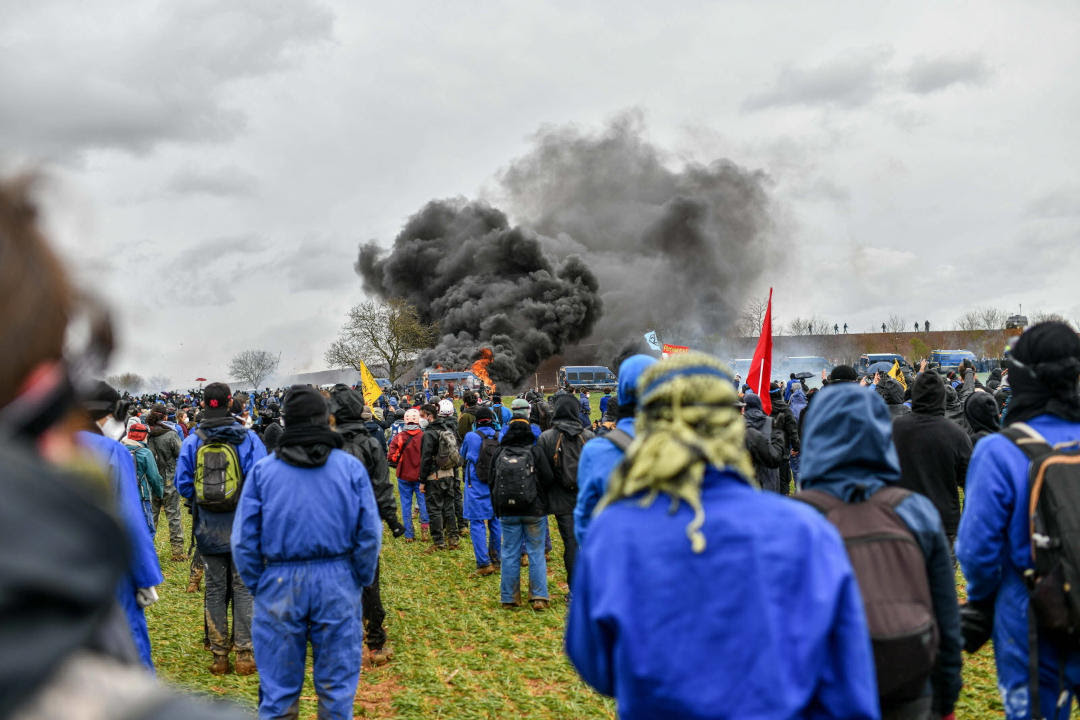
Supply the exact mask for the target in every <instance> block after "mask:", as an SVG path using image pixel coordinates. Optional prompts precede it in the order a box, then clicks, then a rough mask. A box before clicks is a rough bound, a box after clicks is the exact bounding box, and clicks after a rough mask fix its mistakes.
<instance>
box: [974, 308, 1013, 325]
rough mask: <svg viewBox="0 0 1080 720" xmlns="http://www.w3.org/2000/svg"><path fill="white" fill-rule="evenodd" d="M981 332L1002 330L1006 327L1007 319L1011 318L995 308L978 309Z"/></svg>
mask: <svg viewBox="0 0 1080 720" xmlns="http://www.w3.org/2000/svg"><path fill="white" fill-rule="evenodd" d="M975 312H976V314H977V315H978V316H979V329H980V330H1001V329H1002V328H1004V327H1005V319H1006V318H1007V317H1008V316H1009V315H1008V313H1006V312H1005V311H1004V310H1001V309H998V308H994V307H983V308H978V309H977V310H976V311H975Z"/></svg>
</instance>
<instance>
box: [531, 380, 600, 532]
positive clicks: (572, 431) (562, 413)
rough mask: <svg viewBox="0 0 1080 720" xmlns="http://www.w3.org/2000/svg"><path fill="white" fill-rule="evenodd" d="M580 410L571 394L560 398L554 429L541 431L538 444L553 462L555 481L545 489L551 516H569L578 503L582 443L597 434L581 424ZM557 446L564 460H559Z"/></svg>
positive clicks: (552, 470) (556, 404)
mask: <svg viewBox="0 0 1080 720" xmlns="http://www.w3.org/2000/svg"><path fill="white" fill-rule="evenodd" d="M578 409H579V408H578V403H577V401H576V400H574V398H572V397H571V396H569V395H562V396H560V397H559V398H557V399H556V401H555V415H554V418H553V419H552V421H551V428H549V429H548V430H545V431H544V432H542V433H540V439H539V440H537V443H536V444H537V446H538V447H539V448H540V450H541V452H543V454H544V456H545V457H547V459H548V462H549V463H551V472H552V482H551V483H550V484H549V485H548V486H547V487H546V488H544V496H545V501H546V506H547V514H548V515H569V514H571V513H573V512H574V506H575V505H576V504H577V493H578V484H577V464H578V460H579V458H580V457H581V448H582V446H583V445H584V444H585V443H586V442H588V441H589V440H591V439H592V437H593V433H592V431H591V430H585V429H583V428H582V427H581V420H580V419H578ZM560 437H561V438H562V442H561V443H560V442H559V438H560ZM557 447H558V449H559V459H560V461H561V462H556V461H555V459H556V458H555V450H556V448H557Z"/></svg>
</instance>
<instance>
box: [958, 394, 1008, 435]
mask: <svg viewBox="0 0 1080 720" xmlns="http://www.w3.org/2000/svg"><path fill="white" fill-rule="evenodd" d="M964 415H966V416H967V422H968V425H969V426H970V427H971V432H970V433H969V434H970V436H971V444H972V445H974V444H975V443H977V442H979V441H980V440H982V439H983V438H984V437H986V436H987V435H993V434H994V433H996V432H997V431H998V430H1000V429H1001V425H1000V423H999V421H998V405H997V400H995V399H994V396H993V395H991V394H990V393H988V392H976V393H972V394H971V395H969V396H968V399H967V402H965V403H964Z"/></svg>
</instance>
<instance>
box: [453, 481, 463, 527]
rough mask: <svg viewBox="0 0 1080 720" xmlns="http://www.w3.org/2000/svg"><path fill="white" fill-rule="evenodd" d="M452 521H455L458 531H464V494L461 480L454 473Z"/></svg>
mask: <svg viewBox="0 0 1080 720" xmlns="http://www.w3.org/2000/svg"><path fill="white" fill-rule="evenodd" d="M454 473H455V474H454V519H455V520H456V521H457V529H458V530H459V531H461V530H464V529H465V493H464V491H463V490H462V484H463V483H462V482H461V478H459V477H458V476H457V471H456V470H455V471H454Z"/></svg>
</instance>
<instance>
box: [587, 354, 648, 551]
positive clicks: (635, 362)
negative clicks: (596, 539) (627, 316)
mask: <svg viewBox="0 0 1080 720" xmlns="http://www.w3.org/2000/svg"><path fill="white" fill-rule="evenodd" d="M655 363H656V358H654V357H652V356H650V355H631V356H630V357H628V358H627V359H625V360H623V361H622V364H621V365H619V387H618V392H617V394H616V396H615V399H616V401H617V402H618V406H619V419H618V420H617V421H616V423H615V428H616V429H618V430H622V431H623V432H624V433H626V434H627V435H629V436H630V437H631V438H632V437H634V412H635V411H636V410H637V381H638V378H639V377H641V373H643V372H644V371H645V370H646V368H648V367H650V366H652V365H654V364H655ZM622 459H623V450H622V449H621V448H619V446H618V445H616V444H615V443H614V441H612V440H611V439H610V438H608V437H607V436H606V435H603V436H600V437H596V438H593V439H592V440H589V441H588V442H587V443H585V447H583V448H582V449H581V459H580V460H578V476H577V481H578V496H577V505H576V506H575V507H574V537H575V538H576V539H577V542H578V547H581V545H582V544H584V542H585V533H586V532H587V531H588V529H589V523H590V522H591V521H592V514H593V510H594V509H595V508H596V504H597V503H598V502H600V498H602V497H603V496H604V493H605V492H607V485H608V478H609V477H611V473H612V471H613V470H614V469H615V466H616V465H618V464H619V463H620V462H622Z"/></svg>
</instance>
